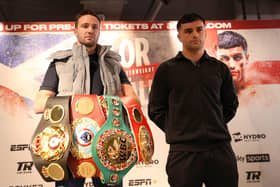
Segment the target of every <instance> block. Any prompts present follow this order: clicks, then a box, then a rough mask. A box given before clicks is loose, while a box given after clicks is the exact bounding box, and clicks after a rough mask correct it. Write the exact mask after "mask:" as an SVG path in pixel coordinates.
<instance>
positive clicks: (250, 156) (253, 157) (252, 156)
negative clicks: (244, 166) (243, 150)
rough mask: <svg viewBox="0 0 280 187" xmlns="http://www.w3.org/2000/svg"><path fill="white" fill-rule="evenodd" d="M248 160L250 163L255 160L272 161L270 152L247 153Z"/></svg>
mask: <svg viewBox="0 0 280 187" xmlns="http://www.w3.org/2000/svg"><path fill="white" fill-rule="evenodd" d="M246 161H247V162H248V163H253V162H270V156H269V154H267V153H266V154H247V155H246Z"/></svg>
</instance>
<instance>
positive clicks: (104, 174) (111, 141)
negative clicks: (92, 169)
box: [92, 96, 138, 184]
mask: <svg viewBox="0 0 280 187" xmlns="http://www.w3.org/2000/svg"><path fill="white" fill-rule="evenodd" d="M105 99H106V100H107V104H108V111H107V113H108V116H107V120H106V122H105V124H104V125H103V126H102V128H101V129H100V130H99V131H98V132H97V134H96V135H95V137H94V139H93V144H94V145H96V147H93V149H92V155H93V159H94V161H95V163H96V164H97V166H98V167H99V169H100V171H101V176H100V179H101V181H102V182H103V183H106V184H118V183H120V182H121V180H122V178H123V176H124V175H125V174H126V173H127V172H128V171H129V170H130V169H131V168H132V167H133V166H134V164H135V163H136V162H137V159H138V157H137V150H136V144H135V140H134V138H133V135H132V133H131V132H130V130H129V129H128V128H127V127H126V125H125V123H124V121H123V115H122V104H121V101H120V98H119V97H117V96H105Z"/></svg>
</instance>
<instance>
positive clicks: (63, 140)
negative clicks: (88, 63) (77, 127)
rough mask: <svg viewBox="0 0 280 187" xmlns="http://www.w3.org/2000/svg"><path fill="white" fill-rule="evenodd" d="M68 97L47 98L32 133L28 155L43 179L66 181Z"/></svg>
mask: <svg viewBox="0 0 280 187" xmlns="http://www.w3.org/2000/svg"><path fill="white" fill-rule="evenodd" d="M69 105H70V96H56V97H50V98H48V100H47V103H46V106H45V109H44V113H43V115H42V118H41V120H40V122H39V124H38V126H37V128H36V130H35V132H34V134H33V137H32V142H31V156H32V159H33V161H34V164H35V167H36V169H37V170H38V171H39V173H40V175H41V176H42V178H43V179H44V180H45V181H47V182H50V181H61V180H67V179H68V177H69V174H68V170H67V158H68V154H69V149H70V144H71V142H72V138H71V136H70V134H71V129H70V120H69Z"/></svg>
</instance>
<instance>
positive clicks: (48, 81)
mask: <svg viewBox="0 0 280 187" xmlns="http://www.w3.org/2000/svg"><path fill="white" fill-rule="evenodd" d="M57 87H58V76H57V72H56V69H55V63H54V62H51V63H50V65H49V67H48V70H47V72H46V74H45V77H44V80H43V82H42V84H41V86H40V90H50V91H54V92H55V93H57Z"/></svg>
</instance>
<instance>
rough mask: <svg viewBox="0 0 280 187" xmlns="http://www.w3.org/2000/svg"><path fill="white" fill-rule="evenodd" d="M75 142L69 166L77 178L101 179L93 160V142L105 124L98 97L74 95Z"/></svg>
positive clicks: (73, 128)
mask: <svg viewBox="0 0 280 187" xmlns="http://www.w3.org/2000/svg"><path fill="white" fill-rule="evenodd" d="M71 121H72V132H73V134H72V137H73V142H72V145H71V148H70V154H69V158H68V165H69V168H70V170H71V172H72V173H73V175H74V177H76V178H90V177H99V174H100V171H99V169H98V167H97V166H96V164H95V162H94V160H93V158H92V147H93V144H92V141H93V138H94V136H95V134H96V133H97V132H98V131H99V130H100V128H101V127H102V125H103V124H104V123H105V116H104V113H103V111H102V108H101V106H100V104H99V97H98V96H97V95H74V96H73V97H72V103H71Z"/></svg>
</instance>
